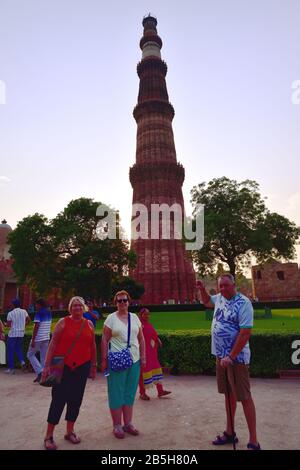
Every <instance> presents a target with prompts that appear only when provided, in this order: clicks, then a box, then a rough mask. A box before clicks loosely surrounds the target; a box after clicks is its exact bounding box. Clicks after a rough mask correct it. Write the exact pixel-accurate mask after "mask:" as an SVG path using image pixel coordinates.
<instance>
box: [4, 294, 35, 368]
mask: <svg viewBox="0 0 300 470" xmlns="http://www.w3.org/2000/svg"><path fill="white" fill-rule="evenodd" d="M12 305H13V306H14V307H15V308H14V309H13V310H11V312H9V313H8V315H7V326H8V327H9V328H10V330H9V332H8V340H7V355H8V369H7V370H6V373H7V374H14V373H15V369H14V354H15V352H16V354H17V356H18V359H19V362H20V363H21V367H22V369H23V370H24V368H25V361H24V356H23V338H24V334H25V327H26V325H27V324H28V323H29V322H30V317H29V315H28V313H27V312H26V310H24V309H23V308H21V302H20V300H19V299H14V300H13V301H12Z"/></svg>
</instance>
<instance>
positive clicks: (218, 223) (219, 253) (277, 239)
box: [191, 177, 300, 275]
mask: <svg viewBox="0 0 300 470" xmlns="http://www.w3.org/2000/svg"><path fill="white" fill-rule="evenodd" d="M191 195H192V200H191V202H192V204H193V207H194V212H193V214H194V216H195V215H196V213H197V206H198V205H199V204H204V206H205V208H204V211H205V212H204V246H203V247H202V248H201V250H199V251H195V252H193V259H194V262H195V263H196V265H197V267H198V270H199V273H200V274H201V275H204V274H208V273H212V272H214V271H215V269H216V267H217V265H218V263H220V262H221V263H223V264H224V265H227V266H228V268H229V271H230V272H231V274H233V275H235V274H236V271H237V270H242V269H243V268H244V267H246V266H249V265H250V264H251V258H252V257H253V256H255V257H256V258H257V260H258V262H263V261H267V260H268V259H270V258H273V259H277V260H280V259H283V260H289V259H293V258H294V257H295V244H296V242H297V240H298V239H299V236H300V229H299V227H297V226H296V225H295V223H294V222H291V221H290V220H288V219H287V218H286V217H284V216H282V215H279V214H276V213H271V212H270V211H269V210H268V209H267V208H266V206H265V202H264V200H263V198H262V196H261V194H260V192H259V185H258V183H256V182H255V181H251V180H246V181H242V182H241V183H238V182H237V181H235V180H230V179H229V178H226V177H222V178H217V179H213V180H212V181H210V182H209V183H208V184H206V183H201V184H199V185H198V186H194V187H193V189H192V191H191Z"/></svg>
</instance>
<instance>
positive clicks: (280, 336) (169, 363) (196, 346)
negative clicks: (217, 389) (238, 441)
mask: <svg viewBox="0 0 300 470" xmlns="http://www.w3.org/2000/svg"><path fill="white" fill-rule="evenodd" d="M159 336H160V338H161V340H162V342H163V348H159V359H160V362H161V365H162V366H165V367H170V368H171V373H172V374H174V375H177V374H178V375H179V374H207V375H210V374H214V373H215V359H214V357H213V356H212V355H211V352H210V348H211V342H210V333H209V332H207V331H202V330H198V331H195V332H194V331H176V332H172V333H162V334H160V335H159ZM30 338H31V336H30V335H25V338H24V351H27V349H28V345H29V341H30ZM296 339H298V340H299V339H300V335H299V334H298V335H297V334H291V333H281V332H280V333H278V332H268V333H266V332H264V333H259V332H257V333H254V334H253V335H252V336H251V339H250V348H251V354H252V357H251V367H250V373H251V376H253V377H278V375H279V370H285V369H289V370H291V369H298V370H299V365H298V366H296V365H293V364H292V362H291V356H292V353H293V352H294V350H293V349H292V347H291V346H292V342H293V341H294V340H296ZM100 342H101V335H96V343H97V354H98V364H100Z"/></svg>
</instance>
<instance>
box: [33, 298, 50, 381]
mask: <svg viewBox="0 0 300 470" xmlns="http://www.w3.org/2000/svg"><path fill="white" fill-rule="evenodd" d="M36 305H37V307H38V310H37V312H36V314H35V317H34V320H33V321H34V328H33V332H32V338H31V342H30V345H29V348H28V351H27V357H28V359H29V361H30V363H31V365H32V368H33V369H34V371H35V373H36V375H37V376H36V378H35V379H34V382H40V380H41V377H42V371H43V368H44V365H45V358H46V353H47V349H48V346H49V340H50V332H51V322H52V313H51V312H50V310H48V308H47V302H46V301H45V300H44V299H38V300H37V301H36ZM36 353H39V355H40V360H38V358H37V357H36Z"/></svg>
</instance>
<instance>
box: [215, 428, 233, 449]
mask: <svg viewBox="0 0 300 470" xmlns="http://www.w3.org/2000/svg"><path fill="white" fill-rule="evenodd" d="M238 442H239V440H238V438H237V437H236V433H235V432H234V433H233V434H228V432H226V431H224V432H223V435H222V436H220V435H218V436H217V437H216V439H215V440H214V441H212V444H213V445H214V446H223V445H224V444H233V443H235V444H237V443H238Z"/></svg>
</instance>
